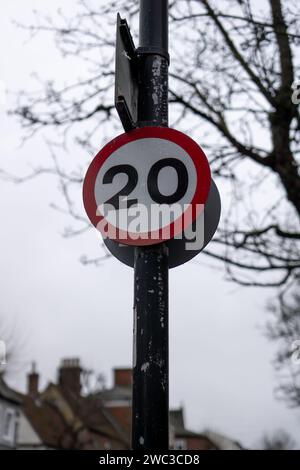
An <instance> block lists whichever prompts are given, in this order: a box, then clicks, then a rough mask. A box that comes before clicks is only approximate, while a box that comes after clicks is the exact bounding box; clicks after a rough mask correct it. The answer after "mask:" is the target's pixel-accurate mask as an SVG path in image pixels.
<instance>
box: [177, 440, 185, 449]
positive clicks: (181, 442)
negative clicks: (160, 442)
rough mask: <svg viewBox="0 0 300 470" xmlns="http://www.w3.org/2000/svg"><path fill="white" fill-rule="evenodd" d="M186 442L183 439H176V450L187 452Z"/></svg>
mask: <svg viewBox="0 0 300 470" xmlns="http://www.w3.org/2000/svg"><path fill="white" fill-rule="evenodd" d="M185 449H186V442H185V441H184V440H183V439H176V440H175V442H174V450H185Z"/></svg>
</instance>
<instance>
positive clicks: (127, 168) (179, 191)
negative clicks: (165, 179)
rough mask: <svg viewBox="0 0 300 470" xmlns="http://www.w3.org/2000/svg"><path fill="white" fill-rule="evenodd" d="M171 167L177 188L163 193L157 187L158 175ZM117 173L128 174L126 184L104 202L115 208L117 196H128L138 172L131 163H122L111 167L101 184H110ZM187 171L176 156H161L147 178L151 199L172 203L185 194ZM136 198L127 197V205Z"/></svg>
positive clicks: (117, 207) (117, 205) (158, 202)
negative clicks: (175, 175)
mask: <svg viewBox="0 0 300 470" xmlns="http://www.w3.org/2000/svg"><path fill="white" fill-rule="evenodd" d="M167 167H171V168H174V170H175V171H176V173H177V188H176V190H175V191H174V192H173V194H170V195H167V196H166V195H164V194H162V193H161V192H160V190H159V187H158V175H159V173H160V171H161V170H162V169H163V168H167ZM119 173H125V174H126V175H127V176H128V181H127V183H126V185H125V186H124V187H123V188H122V189H121V190H120V191H119V192H118V193H116V194H115V195H114V196H112V197H111V198H110V199H108V200H107V201H106V202H105V203H104V204H111V205H112V206H114V208H115V209H116V210H118V209H119V198H120V197H121V196H124V197H126V196H129V195H130V194H131V192H132V191H133V190H134V189H135V187H136V186H137V183H138V172H137V170H136V169H135V168H134V167H133V166H132V165H127V164H122V165H116V166H113V167H111V168H110V169H109V170H107V172H106V173H105V175H104V176H103V181H102V182H103V184H111V183H112V182H113V179H114V177H115V176H116V175H117V174H119ZM188 181H189V177H188V172H187V169H186V167H185V165H184V163H182V162H181V161H180V160H178V159H176V158H163V159H162V160H158V161H157V162H156V163H154V164H153V165H152V167H151V168H150V170H149V174H148V178H147V188H148V192H149V194H150V196H151V199H152V200H153V201H154V202H156V203H157V204H174V203H176V202H178V201H180V199H182V198H183V196H184V195H185V193H186V191H187V188H188ZM137 202H138V200H137V199H128V207H130V206H132V205H134V204H137Z"/></svg>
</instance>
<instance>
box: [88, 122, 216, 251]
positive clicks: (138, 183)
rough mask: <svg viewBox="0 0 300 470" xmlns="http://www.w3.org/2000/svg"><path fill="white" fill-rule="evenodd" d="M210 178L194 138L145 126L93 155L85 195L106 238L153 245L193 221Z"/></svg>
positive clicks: (201, 208)
mask: <svg viewBox="0 0 300 470" xmlns="http://www.w3.org/2000/svg"><path fill="white" fill-rule="evenodd" d="M210 184H211V176H210V169H209V164H208V161H207V158H206V156H205V154H204V152H203V151H202V149H201V148H200V147H199V146H198V144H197V143H196V142H195V141H194V140H192V139H191V138H190V137H188V136H187V135H185V134H183V133H181V132H179V131H176V130H174V129H169V128H163V127H144V128H142V129H135V130H133V131H131V132H128V133H125V134H122V135H120V136H119V137H117V138H115V139H114V140H112V141H111V142H109V143H108V144H107V145H106V146H105V147H104V148H103V149H102V150H101V151H100V152H99V153H98V154H97V155H96V157H95V158H94V160H93V161H92V163H91V165H90V167H89V169H88V171H87V174H86V177H85V180H84V185H83V200H84V206H85V209H86V212H87V214H88V217H89V219H90V220H91V222H92V223H93V225H94V226H95V227H97V228H98V230H100V232H101V233H102V235H103V237H104V238H108V239H110V240H114V241H117V242H119V243H122V244H125V245H133V246H135V245H151V244H155V243H160V242H162V241H166V240H169V239H171V238H174V237H176V236H177V235H178V234H180V233H182V232H184V230H185V229H187V228H188V227H189V226H190V225H191V224H192V222H193V220H195V219H196V218H197V217H198V216H199V214H200V213H201V211H203V209H204V204H205V202H206V200H207V198H208V194H209V190H210Z"/></svg>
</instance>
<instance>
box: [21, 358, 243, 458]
mask: <svg viewBox="0 0 300 470" xmlns="http://www.w3.org/2000/svg"><path fill="white" fill-rule="evenodd" d="M113 374H114V380H113V386H112V388H110V389H106V388H102V389H101V390H98V391H97V392H94V393H89V394H83V393H82V386H81V383H82V381H81V378H82V369H81V366H80V363H79V360H78V359H65V360H63V361H62V363H61V366H60V367H59V369H58V380H57V383H49V384H48V385H47V386H46V388H45V389H44V390H43V391H40V390H39V375H38V373H37V372H36V370H35V368H33V370H32V371H31V373H30V374H29V375H28V381H27V393H26V394H24V395H20V398H21V399H22V403H23V405H22V414H21V418H20V425H19V433H18V434H19V436H18V448H22V449H47V448H50V449H74V450H75V449H104V450H109V449H111V450H117V449H119V450H124V449H130V431H131V385H132V371H131V369H126V368H122V369H120V368H117V369H114V371H113ZM217 436H218V435H217V434H214V433H210V434H209V433H196V432H193V431H191V430H188V429H186V426H185V422H184V413H183V409H181V408H180V409H177V410H171V411H170V447H171V448H174V449H190V450H192V449H194V450H217V449H223V448H231V449H241V447H240V446H239V444H238V443H236V442H234V441H232V440H230V439H228V438H224V436H219V438H218V439H217ZM222 437H223V440H222ZM224 443H225V445H224Z"/></svg>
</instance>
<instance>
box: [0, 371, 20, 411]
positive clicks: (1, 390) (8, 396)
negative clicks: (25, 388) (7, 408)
mask: <svg viewBox="0 0 300 470" xmlns="http://www.w3.org/2000/svg"><path fill="white" fill-rule="evenodd" d="M0 398H4V399H5V400H7V401H10V402H11V403H15V404H16V405H19V404H21V398H20V395H19V394H18V393H16V392H15V391H14V390H12V389H11V388H10V387H9V386H8V385H7V384H6V383H5V382H4V380H3V378H2V376H1V375H0Z"/></svg>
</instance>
